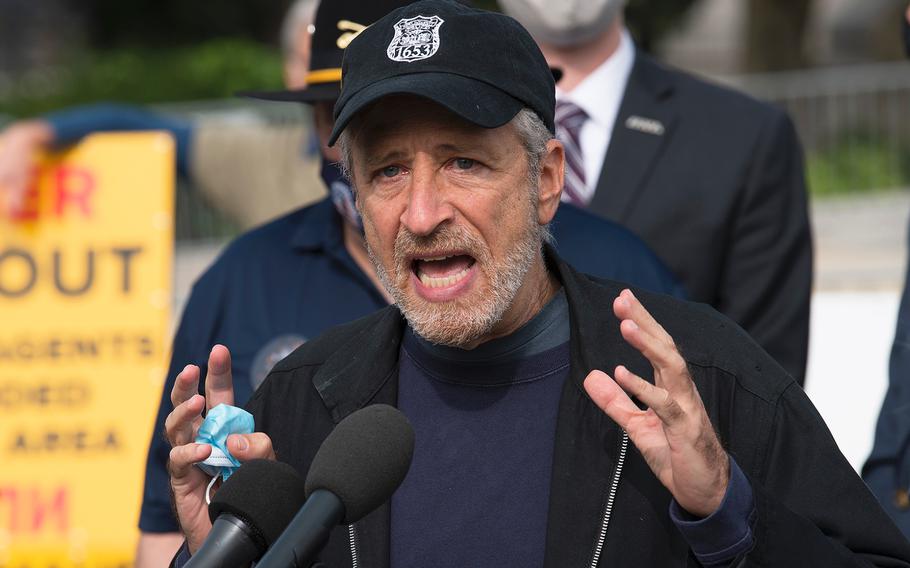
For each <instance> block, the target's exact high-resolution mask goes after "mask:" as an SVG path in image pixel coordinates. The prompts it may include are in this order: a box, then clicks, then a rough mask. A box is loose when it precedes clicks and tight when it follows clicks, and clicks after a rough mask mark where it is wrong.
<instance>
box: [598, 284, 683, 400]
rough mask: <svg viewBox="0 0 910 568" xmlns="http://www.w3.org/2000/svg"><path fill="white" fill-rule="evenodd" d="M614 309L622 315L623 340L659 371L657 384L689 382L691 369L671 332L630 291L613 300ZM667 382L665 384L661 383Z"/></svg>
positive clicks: (619, 315) (678, 384) (681, 384)
mask: <svg viewBox="0 0 910 568" xmlns="http://www.w3.org/2000/svg"><path fill="white" fill-rule="evenodd" d="M613 312H614V313H615V314H616V317H618V318H620V319H621V320H622V321H621V322H620V325H619V329H620V332H621V333H622V336H623V339H625V340H626V341H627V342H629V344H630V345H632V347H634V348H635V349H637V350H638V351H639V352H641V354H642V355H644V356H645V358H647V359H648V361H649V362H650V363H651V365H652V366H653V367H654V370H655V371H657V376H656V377H655V379H656V382H657V383H658V386H669V387H680V386H684V385H686V386H687V385H688V383H689V372H688V369H687V367H686V362H685V360H684V359H683V357H682V355H680V353H679V350H678V349H677V348H676V344H675V343H674V342H673V338H672V337H670V334H668V333H667V331H666V330H665V329H664V328H663V326H661V325H660V324H659V323H657V321H656V320H655V319H654V318H653V317H652V316H651V314H650V313H649V312H648V310H646V309H645V307H644V306H643V305H641V302H639V301H638V299H637V298H636V297H635V295H634V294H632V292H631V290H623V291H622V292H621V293H620V294H619V296H618V297H617V298H616V299H615V300H614V301H613ZM662 382H665V383H667V384H666V385H662V384H661V383H662Z"/></svg>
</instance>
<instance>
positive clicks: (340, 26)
mask: <svg viewBox="0 0 910 568" xmlns="http://www.w3.org/2000/svg"><path fill="white" fill-rule="evenodd" d="M413 1H414V0H322V1H321V2H320V3H319V8H318V9H317V10H316V18H315V24H314V26H315V30H314V31H313V39H312V48H311V55H310V71H309V73H307V76H306V83H307V86H306V88H303V89H297V90H284V91H244V92H241V93H238V95H240V96H244V97H251V98H254V99H264V100H270V101H296V102H302V103H315V102H318V101H334V100H335V99H336V98H338V93H339V91H340V85H341V60H342V58H343V56H344V50H345V48H346V47H347V46H348V44H349V43H351V40H352V39H354V38H355V37H357V34H359V33H360V32H362V31H363V30H364V29H366V27H367V26H369V25H370V24H372V23H373V22H375V21H376V20H378V19H379V18H381V17H383V16H385V15H386V14H388V13H389V12H391V11H392V10H394V9H395V8H399V7H401V6H405V5H407V4H411V3H412V2H413Z"/></svg>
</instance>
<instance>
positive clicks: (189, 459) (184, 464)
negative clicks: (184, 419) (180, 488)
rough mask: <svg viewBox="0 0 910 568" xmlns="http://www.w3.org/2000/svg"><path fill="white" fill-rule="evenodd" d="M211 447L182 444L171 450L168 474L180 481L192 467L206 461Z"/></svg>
mask: <svg viewBox="0 0 910 568" xmlns="http://www.w3.org/2000/svg"><path fill="white" fill-rule="evenodd" d="M211 454H212V446H210V445H208V444H184V445H180V446H174V447H173V448H171V453H170V455H169V459H168V465H167V468H168V472H170V474H171V478H172V479H174V480H181V479H183V478H185V477H186V476H188V475H189V474H190V472H191V471H192V470H193V465H194V464H196V463H198V462H201V461H204V460H206V459H208V457H209V456H210V455H211Z"/></svg>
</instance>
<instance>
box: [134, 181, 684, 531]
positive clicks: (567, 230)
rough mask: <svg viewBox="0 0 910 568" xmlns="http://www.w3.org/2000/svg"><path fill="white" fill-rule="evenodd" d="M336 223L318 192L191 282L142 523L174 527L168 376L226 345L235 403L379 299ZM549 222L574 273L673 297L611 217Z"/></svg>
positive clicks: (567, 212) (673, 290)
mask: <svg viewBox="0 0 910 568" xmlns="http://www.w3.org/2000/svg"><path fill="white" fill-rule="evenodd" d="M341 223H342V220H341V217H340V216H339V215H338V213H337V212H336V211H335V207H334V205H333V204H332V202H331V200H330V199H328V198H327V199H324V200H323V201H320V202H318V203H316V204H314V205H311V206H309V207H305V208H303V209H299V210H297V211H294V212H293V213H290V214H288V215H286V216H284V217H281V218H279V219H277V220H275V221H272V222H270V223H267V224H266V225H263V226H262V227H259V228H258V229H254V230H252V231H250V232H248V233H246V234H244V235H242V236H241V237H239V238H237V239H236V240H235V241H233V242H232V243H231V244H230V245H229V246H228V247H227V249H225V251H224V252H223V253H222V254H221V256H220V257H219V258H218V260H217V261H216V262H215V263H214V264H213V265H212V267H211V268H209V269H208V270H207V271H206V272H205V274H203V275H202V277H201V278H200V279H199V280H198V281H197V282H196V284H195V285H194V286H193V291H192V294H191V295H190V299H189V301H188V303H187V305H186V308H185V309H184V312H183V319H182V321H181V323H180V327H179V328H178V330H177V335H176V337H175V338H174V347H173V355H172V358H171V365H170V368H169V370H168V374H167V381H166V382H165V385H164V389H163V391H162V394H161V404H160V407H159V409H158V416H157V421H156V424H155V429H154V431H153V432H154V433H153V436H152V441H151V445H150V448H149V454H148V463H147V466H146V477H145V491H144V494H143V502H142V512H141V514H140V518H139V527H140V529H142V530H143V531H146V532H175V531H177V530H178V526H177V522H176V520H175V519H174V517H173V513H172V512H171V505H170V494H169V485H168V477H167V469H166V464H167V457H168V453H169V451H170V446H169V444H168V442H167V440H166V439H165V438H164V435H163V432H164V420H165V418H166V417H167V415H168V413H169V412H170V411H171V401H170V392H171V389H172V388H173V386H174V379H175V377H176V376H177V373H179V372H180V370H182V369H183V367H184V366H186V365H187V364H189V363H192V364H195V365H199V367H200V368H201V371H202V376H203V377H205V372H206V362H207V360H208V355H209V351H210V350H211V348H212V346H213V345H214V344H216V343H221V344H223V345H226V346H227V347H228V348H229V349H230V350H231V356H232V361H231V363H232V374H233V379H234V397H235V404H236V405H238V406H242V405H243V404H245V403H246V401H247V399H249V397H250V395H251V394H252V393H253V390H254V389H255V386H258V383H259V382H260V381H261V380H262V379H263V378H264V377H265V375H266V374H267V373H268V371H269V370H270V369H271V366H272V365H274V364H275V363H277V362H278V360H280V359H281V358H283V357H284V356H285V355H287V354H288V353H290V351H291V350H293V349H294V348H295V347H296V346H297V345H299V344H300V343H301V342H303V341H306V340H307V339H311V338H313V337H316V336H317V335H319V334H320V333H322V332H323V331H325V330H326V329H328V328H329V327H332V326H335V325H338V324H342V323H346V322H349V321H351V320H354V319H357V318H359V317H362V316H365V315H367V314H369V313H371V312H373V311H375V310H377V309H379V308H381V307H384V306H385V305H386V302H385V300H384V299H383V297H382V295H381V294H380V293H379V292H378V291H377V290H376V289H375V287H374V286H373V284H372V282H371V281H370V279H369V278H368V277H367V276H366V275H365V274H364V273H363V271H361V270H360V268H359V267H358V266H357V265H356V263H355V262H354V260H353V259H352V258H351V257H350V255H349V254H348V253H347V250H346V249H345V248H344V243H343V240H342V225H341ZM551 228H552V232H553V236H554V239H555V246H556V248H557V250H558V251H559V253H560V255H562V257H563V258H564V259H566V260H567V261H568V262H570V263H571V264H573V265H574V266H575V267H576V268H578V269H579V270H581V271H582V272H587V273H589V274H592V275H594V276H598V277H601V278H609V279H613V280H619V281H622V282H628V283H629V284H633V285H635V286H638V287H641V288H645V289H648V290H652V291H655V292H663V293H666V294H673V295H676V296H678V297H682V295H683V293H682V289H681V288H680V286H679V285H678V284H677V282H676V280H675V279H674V278H673V276H672V275H671V274H670V272H669V271H668V270H667V269H666V267H664V265H663V264H662V263H661V262H660V261H659V260H658V259H657V257H656V256H655V255H654V253H652V252H651V250H650V249H649V248H648V247H647V246H646V245H645V244H644V243H643V242H642V241H641V240H640V239H639V238H638V237H636V236H635V235H633V234H632V233H631V232H629V231H628V230H626V229H624V228H622V227H620V226H619V225H617V224H615V223H613V222H611V221H607V220H604V219H601V218H600V217H597V216H595V215H593V214H591V213H588V212H586V211H583V210H581V209H578V208H577V207H573V206H571V205H568V204H562V205H560V207H559V210H558V211H557V214H556V218H555V219H554V221H553V223H552V227H551ZM200 391H202V386H201V385H200Z"/></svg>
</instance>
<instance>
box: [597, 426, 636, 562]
mask: <svg viewBox="0 0 910 568" xmlns="http://www.w3.org/2000/svg"><path fill="white" fill-rule="evenodd" d="M628 448H629V435H628V434H626V432H625V430H623V433H622V441H621V442H620V444H619V458H618V459H617V460H616V469H615V470H614V471H613V481H612V482H611V483H610V492H609V493H608V494H607V505H606V507H604V517H603V521H602V522H601V523H600V534H599V535H598V537H597V544H596V545H595V546H594V557H593V558H592V559H591V568H597V564H598V562H600V555H601V553H602V552H603V548H604V542H605V541H606V540H607V526H609V524H610V515H611V514H612V513H613V501H614V500H615V499H616V490H617V489H618V488H619V477H620V475H622V464H623V463H625V461H626V450H627V449H628Z"/></svg>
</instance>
